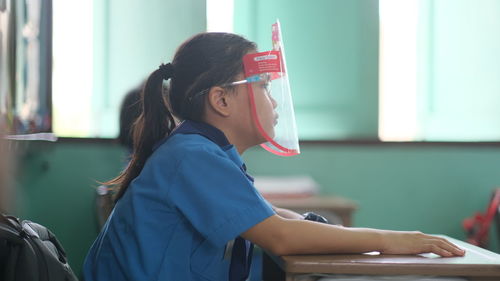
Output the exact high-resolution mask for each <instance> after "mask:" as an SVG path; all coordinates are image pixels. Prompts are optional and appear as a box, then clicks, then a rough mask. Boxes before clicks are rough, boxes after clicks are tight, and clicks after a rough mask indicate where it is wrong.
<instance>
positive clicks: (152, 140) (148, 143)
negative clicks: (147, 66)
mask: <svg viewBox="0 0 500 281" xmlns="http://www.w3.org/2000/svg"><path fill="white" fill-rule="evenodd" d="M173 77H174V69H173V66H172V64H170V63H168V64H162V65H160V67H159V68H158V69H157V70H155V71H154V72H153V73H151V75H150V76H149V77H148V79H147V81H146V83H145V84H144V88H143V90H142V93H141V100H142V113H141V115H139V117H138V118H137V120H136V121H135V122H134V124H133V128H132V134H133V143H134V152H133V155H132V159H131V160H130V163H129V164H128V166H127V168H126V169H125V170H124V171H123V172H122V173H121V174H120V175H118V177H116V178H114V179H112V180H110V181H108V182H106V183H104V184H106V185H116V186H118V192H117V193H116V195H115V202H116V201H117V200H119V199H120V198H121V197H122V196H123V194H124V193H125V191H126V190H127V187H128V186H129V184H130V182H131V181H132V180H133V179H134V178H136V177H137V176H138V175H139V173H140V172H141V171H142V168H143V167H144V164H145V163H146V160H147V159H148V158H149V156H151V154H152V153H153V147H154V145H155V144H157V143H158V142H159V141H160V140H162V139H163V138H164V137H166V136H168V135H169V134H170V132H172V130H173V129H174V127H175V120H174V117H173V116H172V113H171V112H170V111H169V109H168V107H167V103H166V100H165V98H164V96H163V80H168V79H170V78H173Z"/></svg>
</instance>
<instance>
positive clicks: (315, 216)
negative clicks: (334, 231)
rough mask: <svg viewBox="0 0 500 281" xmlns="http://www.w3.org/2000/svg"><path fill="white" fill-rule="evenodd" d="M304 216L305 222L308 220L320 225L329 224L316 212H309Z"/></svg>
mask: <svg viewBox="0 0 500 281" xmlns="http://www.w3.org/2000/svg"><path fill="white" fill-rule="evenodd" d="M303 216H304V219H305V220H308V221H315V222H320V223H328V220H327V219H326V218H325V217H323V216H321V215H318V214H316V213H314V212H307V213H305V214H303Z"/></svg>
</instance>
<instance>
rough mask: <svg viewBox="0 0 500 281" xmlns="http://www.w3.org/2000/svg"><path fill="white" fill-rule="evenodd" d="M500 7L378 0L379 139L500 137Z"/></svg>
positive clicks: (468, 0)
mask: <svg viewBox="0 0 500 281" xmlns="http://www.w3.org/2000/svg"><path fill="white" fill-rule="evenodd" d="M498 30H500V2H499V1H495V0H484V1H473V0H434V1H433V0H406V1H392V0H380V38H381V40H380V54H381V56H380V81H381V84H380V138H381V139H382V140H389V141H394V140H410V141H415V140H416V141H421V140H423V141H498V140H500V114H499V110H498V109H499V108H500V79H498V77H500V64H499V63H498V62H499V61H500V37H498V36H497V34H498Z"/></svg>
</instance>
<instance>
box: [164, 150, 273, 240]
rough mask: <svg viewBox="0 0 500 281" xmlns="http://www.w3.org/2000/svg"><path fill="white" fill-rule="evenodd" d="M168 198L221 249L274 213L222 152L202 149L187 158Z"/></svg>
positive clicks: (241, 172) (184, 158)
mask: <svg viewBox="0 0 500 281" xmlns="http://www.w3.org/2000/svg"><path fill="white" fill-rule="evenodd" d="M168 196H169V199H170V200H172V204H173V205H174V206H176V208H177V209H178V210H179V211H180V212H181V213H182V214H183V215H184V217H185V218H186V219H187V220H188V221H189V222H190V223H191V224H192V225H193V227H194V228H195V229H196V230H197V231H198V232H199V233H201V235H203V236H204V237H205V238H206V239H208V240H210V241H211V242H212V243H214V244H215V245H217V246H223V245H224V244H226V243H227V242H228V241H230V240H232V239H234V238H235V237H237V236H238V235H240V234H241V233H242V232H245V231H246V230H248V229H250V228H251V227H252V226H254V225H256V224H258V223H259V222H261V221H263V220H265V219H266V218H268V217H270V216H271V215H273V214H274V210H273V209H272V207H271V206H270V205H269V203H267V202H266V201H265V200H264V199H263V198H262V196H261V195H260V194H259V192H258V191H257V190H256V189H255V188H254V186H253V183H252V182H251V181H250V180H249V179H248V178H247V177H246V175H245V173H244V172H243V171H242V170H241V168H240V167H238V165H237V164H236V163H235V162H233V161H232V160H231V159H230V158H229V157H227V156H226V154H225V153H224V152H223V151H222V150H220V151H215V150H214V151H210V150H209V149H202V148H200V149H196V151H191V152H190V153H187V154H186V155H184V156H183V159H182V160H181V161H180V166H179V170H178V173H177V175H176V181H175V185H174V186H172V187H171V188H170V189H169V194H168Z"/></svg>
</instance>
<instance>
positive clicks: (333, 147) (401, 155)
mask: <svg viewBox="0 0 500 281" xmlns="http://www.w3.org/2000/svg"><path fill="white" fill-rule="evenodd" d="M301 149H302V154H301V155H299V156H297V157H292V158H282V157H277V156H274V155H272V154H270V153H268V152H265V151H263V150H262V149H260V148H255V149H252V150H250V151H248V152H246V153H245V155H244V158H245V161H246V163H247V165H248V167H249V170H250V172H251V174H253V175H256V176H258V175H289V174H301V175H303V174H307V175H310V176H312V177H313V178H314V179H315V180H316V181H317V182H318V183H319V184H320V185H321V187H322V188H321V193H322V194H336V195H340V196H344V197H347V198H350V199H353V200H355V201H357V202H358V204H359V210H358V211H357V212H356V214H355V217H354V225H355V226H365V227H376V228H386V229H395V230H403V229H404V230H421V231H424V232H428V233H441V234H446V235H449V236H452V237H456V238H459V239H463V238H464V235H463V231H462V229H461V221H462V219H463V218H465V217H467V216H470V215H471V214H473V213H474V212H475V211H483V210H484V209H485V206H486V204H487V203H488V200H489V196H490V192H491V190H492V188H494V187H497V186H500V172H499V167H500V147H480V146H453V145H430V144H427V145H422V144H404V145H398V144H373V145H369V144H368V145H367V144H364V145H363V144H328V145H311V144H307V145H302V148H301ZM22 159H23V160H22V161H21V165H20V166H21V167H20V168H21V169H20V174H19V175H18V179H19V181H18V196H17V197H18V200H17V201H18V211H17V214H18V215H19V216H22V217H23V218H25V219H31V220H34V221H37V222H39V223H41V224H44V225H46V226H48V227H49V228H50V229H51V230H52V231H53V232H54V233H55V234H56V235H57V236H58V238H60V240H61V242H62V243H63V245H64V247H65V248H66V250H67V252H68V255H69V259H70V262H71V265H72V267H73V268H74V270H75V271H76V272H79V271H80V269H81V265H82V263H83V259H84V257H85V254H86V252H87V250H88V248H89V247H90V245H91V243H92V241H93V240H94V239H95V237H96V235H97V231H98V229H97V222H96V220H95V214H94V203H93V200H94V194H95V193H94V192H95V191H94V189H93V187H96V186H97V183H96V181H103V180H107V179H110V178H111V177H113V176H115V175H116V174H117V173H118V172H119V170H120V169H121V167H122V163H123V151H122V149H121V148H120V147H118V146H116V145H112V144H104V143H101V144H98V143H94V144H92V143H50V144H45V143H43V144H42V143H33V144H30V146H29V147H28V148H26V151H25V152H24V156H23V157H22ZM495 237H496V236H495ZM493 249H495V250H497V251H498V246H497V244H493Z"/></svg>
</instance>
